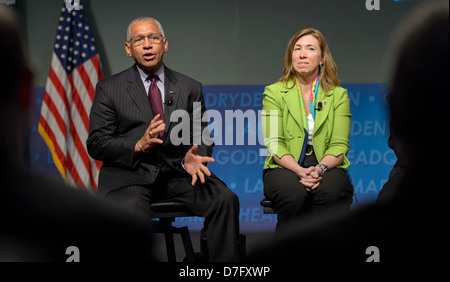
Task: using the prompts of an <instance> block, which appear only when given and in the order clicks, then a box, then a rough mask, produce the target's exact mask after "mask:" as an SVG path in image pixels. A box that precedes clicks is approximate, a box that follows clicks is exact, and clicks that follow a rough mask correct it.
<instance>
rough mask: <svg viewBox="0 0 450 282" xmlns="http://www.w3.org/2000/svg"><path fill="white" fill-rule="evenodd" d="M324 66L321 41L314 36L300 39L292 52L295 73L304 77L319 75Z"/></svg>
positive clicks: (305, 36)
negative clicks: (321, 66) (320, 68)
mask: <svg viewBox="0 0 450 282" xmlns="http://www.w3.org/2000/svg"><path fill="white" fill-rule="evenodd" d="M321 64H323V60H322V50H321V49H320V45H319V41H318V40H317V39H316V38H315V37H314V36H312V35H304V36H302V37H300V38H299V39H298V40H297V42H296V43H295V46H294V51H293V52H292V65H293V67H294V69H295V71H296V72H297V73H298V74H300V75H304V76H309V75H313V74H318V72H319V66H320V65H321Z"/></svg>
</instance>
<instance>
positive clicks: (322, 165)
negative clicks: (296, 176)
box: [316, 164, 328, 176]
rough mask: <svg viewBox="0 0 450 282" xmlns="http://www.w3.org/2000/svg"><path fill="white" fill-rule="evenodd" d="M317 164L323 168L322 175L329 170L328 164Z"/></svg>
mask: <svg viewBox="0 0 450 282" xmlns="http://www.w3.org/2000/svg"><path fill="white" fill-rule="evenodd" d="M316 166H318V167H320V169H321V170H322V173H321V174H320V176H322V175H323V174H324V173H325V172H327V170H328V166H327V165H324V164H318V165H316Z"/></svg>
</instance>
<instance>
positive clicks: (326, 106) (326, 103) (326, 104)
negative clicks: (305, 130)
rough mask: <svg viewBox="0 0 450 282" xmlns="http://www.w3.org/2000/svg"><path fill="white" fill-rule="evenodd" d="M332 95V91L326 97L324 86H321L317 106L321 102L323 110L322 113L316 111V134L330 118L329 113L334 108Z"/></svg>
mask: <svg viewBox="0 0 450 282" xmlns="http://www.w3.org/2000/svg"><path fill="white" fill-rule="evenodd" d="M332 94H333V92H332V91H331V92H330V93H329V94H328V95H326V96H325V93H324V91H323V89H322V86H320V88H319V93H318V98H317V103H316V105H317V104H318V103H319V102H321V103H322V108H321V110H320V111H316V119H315V120H314V132H316V131H317V130H318V129H319V128H320V127H321V126H322V124H323V123H324V122H325V120H326V119H327V117H328V113H329V112H330V108H331V106H332V103H331V101H332Z"/></svg>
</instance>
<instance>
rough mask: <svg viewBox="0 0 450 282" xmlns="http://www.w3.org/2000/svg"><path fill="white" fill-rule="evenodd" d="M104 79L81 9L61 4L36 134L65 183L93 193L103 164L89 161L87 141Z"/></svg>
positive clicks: (92, 39)
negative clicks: (95, 102)
mask: <svg viewBox="0 0 450 282" xmlns="http://www.w3.org/2000/svg"><path fill="white" fill-rule="evenodd" d="M77 8H78V7H77ZM102 78H103V75H102V71H101V68H100V62H99V57H98V54H97V50H96V48H95V44H94V38H93V37H92V33H91V31H90V29H89V25H88V23H87V20H86V16H85V14H84V10H83V7H82V6H79V9H78V10H71V11H69V10H67V9H66V7H65V6H63V8H62V12H61V17H60V18H59V24H58V30H57V34H56V40H55V45H54V51H53V55H52V59H51V66H50V73H49V75H48V78H47V83H46V86H45V95H44V100H43V101H42V108H41V116H40V120H39V133H40V134H41V136H42V138H43V139H44V141H45V142H46V144H47V146H48V147H49V149H50V151H51V153H52V157H53V161H54V162H55V165H56V167H57V169H58V171H59V172H60V173H61V175H62V177H63V178H64V180H65V182H66V183H67V184H69V185H72V186H76V187H78V188H79V189H82V190H88V191H90V192H91V193H95V192H96V191H97V185H98V173H99V171H100V167H101V162H98V161H95V160H93V159H92V158H90V157H89V155H88V153H87V149H86V140H87V137H88V132H89V112H90V110H91V106H92V102H93V100H94V95H95V85H96V84H97V82H98V81H99V80H101V79H102Z"/></svg>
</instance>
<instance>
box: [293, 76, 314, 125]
mask: <svg viewBox="0 0 450 282" xmlns="http://www.w3.org/2000/svg"><path fill="white" fill-rule="evenodd" d="M319 79H320V75H318V76H317V77H316V79H314V82H313V89H314V91H311V96H310V98H309V103H308V105H309V111H310V112H311V114H312V116H313V119H314V120H315V119H316V110H315V109H316V101H317V93H318V92H319V85H320V82H319ZM296 83H297V91H298V96H299V98H300V106H301V111H302V120H303V127H304V128H305V129H306V130H308V117H307V115H306V106H305V102H304V101H303V95H302V91H301V89H300V83H299V82H298V79H297V80H296ZM313 93H314V94H313Z"/></svg>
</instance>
